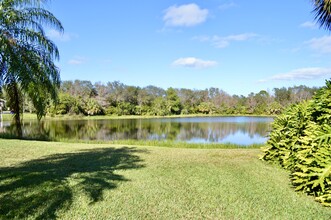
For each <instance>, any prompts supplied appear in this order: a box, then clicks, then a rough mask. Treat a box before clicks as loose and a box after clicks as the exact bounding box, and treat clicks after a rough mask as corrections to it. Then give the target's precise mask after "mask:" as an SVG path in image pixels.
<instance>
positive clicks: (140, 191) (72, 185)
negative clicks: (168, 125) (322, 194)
mask: <svg viewBox="0 0 331 220" xmlns="http://www.w3.org/2000/svg"><path fill="white" fill-rule="evenodd" d="M259 154H261V152H260V150H259V149H180V148H175V149H174V148H161V147H135V146H124V145H116V146H115V145H109V144H95V145H93V144H81V143H80V144H72V143H55V142H36V141H18V140H1V139H0V219H13V218H17V219H22V218H24V219H55V218H58V219H330V218H331V209H330V208H325V207H323V206H321V205H320V204H319V203H317V202H314V200H313V199H312V198H311V197H307V196H305V195H302V194H299V193H296V192H294V190H293V188H292V187H291V185H290V183H289V180H288V174H287V173H286V172H285V171H283V170H281V169H279V168H277V167H275V166H272V165H268V164H266V163H265V162H262V161H260V160H259V159H258V156H259Z"/></svg>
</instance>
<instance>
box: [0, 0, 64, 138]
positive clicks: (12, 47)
mask: <svg viewBox="0 0 331 220" xmlns="http://www.w3.org/2000/svg"><path fill="white" fill-rule="evenodd" d="M45 1H46V0H0V86H1V87H2V88H4V90H5V91H6V93H7V94H8V103H9V104H10V107H11V109H12V111H13V112H14V122H15V125H16V128H17V134H18V136H19V137H21V136H22V128H21V115H20V114H21V113H22V111H23V108H22V104H23V100H22V97H23V95H22V94H23V92H24V93H26V94H27V95H28V97H29V98H31V100H32V103H33V105H34V107H35V108H36V112H37V117H38V119H39V120H40V119H41V118H42V117H43V116H44V115H45V107H46V101H47V99H48V98H52V99H56V96H57V88H58V87H59V84H60V74H59V69H58V68H57V67H56V66H55V64H54V60H56V59H59V51H58V49H57V47H56V45H55V44H54V43H53V42H52V41H51V40H50V39H49V38H48V37H47V36H46V34H45V32H44V29H43V25H50V26H51V27H52V28H54V29H56V30H58V31H61V32H62V31H63V27H62V25H61V23H60V21H59V20H58V19H57V18H56V17H55V16H54V15H53V14H52V13H50V12H49V11H47V10H45V9H43V8H42V4H43V3H44V2H45Z"/></svg>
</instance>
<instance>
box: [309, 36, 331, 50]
mask: <svg viewBox="0 0 331 220" xmlns="http://www.w3.org/2000/svg"><path fill="white" fill-rule="evenodd" d="M305 43H306V44H307V45H309V47H310V48H311V49H313V50H316V51H317V52H319V53H331V36H323V37H320V38H313V39H311V40H309V41H307V42H305Z"/></svg>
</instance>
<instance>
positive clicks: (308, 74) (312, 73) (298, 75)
mask: <svg viewBox="0 0 331 220" xmlns="http://www.w3.org/2000/svg"><path fill="white" fill-rule="evenodd" d="M330 74H331V69H328V68H320V67H308V68H301V69H295V70H292V71H290V72H287V73H281V74H277V75H274V76H272V77H270V78H268V79H262V80H259V82H267V81H284V80H287V81H292V80H314V79H318V78H321V77H325V76H327V75H330Z"/></svg>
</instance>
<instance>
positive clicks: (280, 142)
mask: <svg viewBox="0 0 331 220" xmlns="http://www.w3.org/2000/svg"><path fill="white" fill-rule="evenodd" d="M267 144H268V147H267V148H266V149H265V150H264V155H263V157H262V159H263V160H266V161H272V162H274V163H276V164H278V165H280V166H281V167H283V168H285V169H287V170H289V171H290V175H291V181H292V183H293V185H294V186H295V189H296V190H298V191H303V192H305V193H307V194H308V195H312V196H315V198H316V200H317V201H319V202H321V203H322V204H323V205H325V206H331V81H326V86H325V87H323V88H321V89H320V90H319V91H318V92H317V93H316V94H315V96H314V97H313V99H312V100H311V101H309V102H303V103H300V104H297V105H292V106H290V107H289V108H288V109H286V110H285V111H284V113H283V114H282V115H280V116H278V117H277V118H276V119H275V121H274V123H273V125H272V132H271V133H270V135H269V140H268V142H267Z"/></svg>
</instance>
